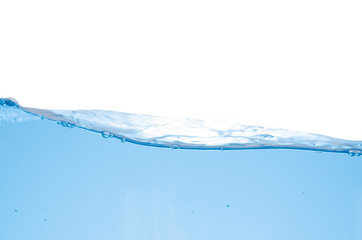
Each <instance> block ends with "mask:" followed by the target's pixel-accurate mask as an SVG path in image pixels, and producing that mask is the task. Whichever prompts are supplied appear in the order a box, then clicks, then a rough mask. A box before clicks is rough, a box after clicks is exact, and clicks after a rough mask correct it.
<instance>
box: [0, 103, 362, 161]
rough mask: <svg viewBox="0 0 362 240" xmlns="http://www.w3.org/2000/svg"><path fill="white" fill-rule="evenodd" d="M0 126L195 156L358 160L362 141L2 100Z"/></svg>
mask: <svg viewBox="0 0 362 240" xmlns="http://www.w3.org/2000/svg"><path fill="white" fill-rule="evenodd" d="M0 106H1V109H2V110H1V119H2V121H5V120H6V121H9V122H17V121H26V120H33V119H38V118H41V119H44V120H50V121H55V122H57V123H58V124H60V125H62V126H64V127H78V128H82V129H86V130H89V131H93V132H98V133H100V134H101V135H102V136H103V137H104V138H117V139H120V140H121V141H122V142H131V143H135V144H142V145H147V146H154V147H167V148H172V149H199V150H207V149H208V150H238V149H272V148H276V149H300V150H312V151H325V152H342V153H348V154H349V155H351V156H360V155H361V152H362V141H350V140H344V139H337V138H332V137H328V136H324V135H319V134H312V133H304V132H298V131H290V130H285V129H278V128H265V127H262V126H249V125H243V124H240V123H235V122H234V123H233V122H225V121H216V120H197V119H189V118H169V117H158V116H150V115H143V114H131V113H123V112H115V111H104V110H77V111H66V110H44V109H36V108H26V107H22V106H21V105H19V104H18V103H17V102H16V101H15V100H14V99H11V98H1V99H0Z"/></svg>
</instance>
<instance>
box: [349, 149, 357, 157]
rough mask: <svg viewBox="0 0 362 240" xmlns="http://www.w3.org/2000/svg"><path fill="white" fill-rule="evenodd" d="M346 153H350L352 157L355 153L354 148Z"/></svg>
mask: <svg viewBox="0 0 362 240" xmlns="http://www.w3.org/2000/svg"><path fill="white" fill-rule="evenodd" d="M348 155H350V156H351V157H354V155H356V153H355V152H354V150H349V151H348Z"/></svg>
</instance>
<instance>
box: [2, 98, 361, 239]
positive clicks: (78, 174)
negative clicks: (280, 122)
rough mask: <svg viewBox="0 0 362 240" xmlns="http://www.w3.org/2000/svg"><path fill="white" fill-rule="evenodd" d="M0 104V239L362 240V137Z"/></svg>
mask: <svg viewBox="0 0 362 240" xmlns="http://www.w3.org/2000/svg"><path fill="white" fill-rule="evenodd" d="M1 101H2V102H1V105H2V107H1V109H0V114H1V115H0V116H1V119H0V146H1V148H0V150H1V155H0V239H9V240H17V239H30V240H32V239H34V240H35V239H36V240H42V239H54V240H57V239H59V240H60V239H62V240H64V239H77V240H79V239H87V240H93V239H94V240H95V239H102V240H103V239H110V240H113V239H132V240H138V239H155V240H156V239H157V240H163V239H165V240H166V239H175V240H177V239H188V240H193V239H198V240H199V239H208V240H209V239H210V240H212V239H215V240H216V239H218V240H219V239H250V240H253V239H258V240H263V239H265V240H266V239H268V240H270V239H278V240H283V239H288V240H290V239H303V240H305V239H311V240H314V239H316V240H317V239H318V240H320V239H328V240H333V239H338V240H340V239H362V174H361V173H362V158H361V157H357V156H356V155H359V151H360V150H361V148H359V147H360V146H361V145H360V144H361V142H356V141H354V142H352V141H346V140H339V139H333V141H332V140H331V139H332V138H329V137H325V136H319V135H308V134H299V135H293V136H295V137H294V138H290V142H287V140H286V138H282V136H286V134H285V132H284V133H278V132H277V130H275V131H274V132H273V133H274V134H270V135H271V137H270V136H267V137H265V135H266V133H265V132H264V133H263V134H264V137H259V135H261V134H259V133H258V134H254V135H251V134H252V133H253V132H254V133H255V132H258V131H264V130H265V129H262V128H260V127H254V128H253V129H254V130H251V131H250V132H248V131H246V130H244V132H242V134H241V137H245V134H249V135H248V136H249V138H248V139H249V140H248V141H249V142H248V141H246V142H245V144H246V147H245V146H244V145H242V144H241V143H240V141H241V140H240V139H236V138H237V137H235V134H237V130H236V128H234V129H231V130H229V131H228V130H227V129H225V128H226V127H224V128H223V130H222V131H221V130H220V129H218V130H217V131H216V132H218V133H219V135H212V134H210V132H206V133H205V132H204V131H201V130H200V129H203V130H205V129H206V128H205V124H204V123H200V122H199V125H198V126H199V127H198V128H196V127H191V129H193V130H195V129H196V130H195V132H191V130H190V129H188V128H187V127H186V126H185V125H184V124H185V123H188V125H187V126H190V123H191V122H192V123H195V121H194V120H193V121H191V122H190V121H186V122H182V121H181V123H180V122H177V121H176V120H175V121H176V123H177V124H176V125H177V126H179V127H178V129H179V132H177V133H175V132H173V131H175V128H172V127H168V128H166V129H165V128H162V129H163V132H162V133H158V132H157V131H154V132H152V131H151V130H150V129H152V127H155V126H156V127H157V129H161V128H159V127H160V125H162V126H172V125H170V121H169V119H166V120H165V119H163V120H164V122H162V121H158V120H159V119H158V118H155V119H154V122H153V124H151V123H150V121H151V120H150V118H151V117H150V116H148V117H149V118H148V120H147V119H146V120H145V116H139V115H132V114H129V115H127V114H126V115H125V114H123V115H122V114H121V115H122V116H128V118H127V119H126V120H124V121H125V122H128V124H129V125H124V124H123V123H122V124H123V125H122V124H121V123H118V125H117V126H116V127H115V122H116V123H117V120H115V119H118V118H119V117H120V115H118V113H114V114H115V115H116V116H117V117H114V115H113V117H111V116H110V115H107V113H106V112H101V113H102V114H103V115H102V114H100V113H99V112H98V115H96V114H95V112H86V111H85V112H83V113H81V112H68V113H71V114H69V115H67V116H68V119H70V120H71V121H64V116H65V115H64V114H63V115H61V117H62V119H56V118H57V117H59V116H60V115H59V113H57V115H56V114H54V112H52V114H53V115H52V114H50V113H51V111H49V110H47V111H45V110H41V111H40V110H38V112H37V111H36V110H35V111H34V110H31V109H30V110H31V111H29V109H25V110H26V111H27V112H24V111H23V110H22V109H23V108H21V107H20V106H18V105H17V104H16V103H15V102H12V101H9V100H4V99H2V100H1ZM29 112H30V113H29ZM39 112H41V113H46V114H39V115H34V114H37V113H39ZM77 114H78V115H77ZM79 114H83V115H84V116H85V117H84V118H83V119H82V118H80V117H79ZM90 115H93V116H97V119H98V120H97V121H95V120H94V119H93V120H92V119H91V117H90ZM41 116H43V117H41ZM146 118H147V116H146ZM86 119H88V122H86V121H85V120H86ZM100 119H101V120H100ZM59 120H61V121H59ZM120 121H121V120H120ZM137 121H138V122H137ZM175 121H174V122H175ZM160 122H162V123H163V124H158V125H157V124H156V123H160ZM100 123H103V125H101V124H100ZM82 124H83V125H82ZM167 124H168V125H167ZM140 126H141V127H140ZM192 126H194V125H192ZM207 126H210V125H207ZM228 127H229V126H228ZM245 128H246V129H248V128H247V127H245ZM245 128H243V129H245ZM250 128H252V127H249V129H250ZM87 129H88V130H87ZM140 129H141V130H140ZM142 129H143V130H142ZM180 129H181V130H180ZM187 129H188V130H187ZM207 129H211V128H207ZM255 129H256V130H255ZM147 131H148V132H147ZM167 131H169V132H172V134H167ZM220 131H221V132H220ZM157 134H159V135H157ZM233 134H234V135H233ZM243 134H244V135H243ZM278 134H279V135H278ZM102 135H103V136H102ZM225 135H227V136H233V142H230V138H226V140H225V139H224V137H225ZM227 136H226V137H227ZM274 136H276V137H274ZM278 136H279V137H278ZM305 136H309V137H311V136H312V137H315V138H312V139H313V141H309V142H308V141H307V142H306V141H304V142H302V141H301V139H302V138H303V137H305ZM167 137H168V138H167ZM273 138H276V139H277V140H275V141H274V142H272V143H270V142H265V141H264V140H262V139H266V141H270V139H273ZM260 139H261V140H260ZM268 139H269V140H268ZM122 140H123V141H122ZM324 140H326V141H324ZM250 141H253V144H254V145H250ZM278 141H280V142H282V143H283V144H280V142H278ZM135 142H137V143H140V144H134V143H135ZM235 142H237V143H239V144H238V145H235ZM220 143H222V144H220ZM228 143H231V144H228ZM258 143H260V145H257V144H258ZM267 143H269V144H270V145H266V144H267ZM343 143H344V144H343ZM288 144H289V145H290V146H291V148H288V147H287V146H288ZM303 144H304V145H303ZM313 144H314V145H313ZM147 145H151V146H147ZM155 146H156V147H155ZM230 146H231V147H230ZM235 146H237V147H239V148H240V149H242V150H228V147H230V149H234V148H235ZM306 146H311V147H306ZM243 147H244V148H243ZM298 147H299V150H298ZM182 148H189V149H182ZM190 148H191V149H190ZM248 148H254V149H248ZM265 148H267V149H265ZM280 148H282V149H280ZM201 149H203V150H201ZM210 149H219V150H210ZM221 149H223V150H224V151H221ZM300 149H308V150H300ZM351 150H353V151H352V152H351ZM350 155H354V157H351V156H350Z"/></svg>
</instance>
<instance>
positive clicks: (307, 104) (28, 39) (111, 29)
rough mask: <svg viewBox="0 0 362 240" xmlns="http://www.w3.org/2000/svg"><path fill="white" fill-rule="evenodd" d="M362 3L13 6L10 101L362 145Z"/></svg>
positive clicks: (4, 26) (7, 60)
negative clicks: (235, 124) (230, 123)
mask: <svg viewBox="0 0 362 240" xmlns="http://www.w3.org/2000/svg"><path fill="white" fill-rule="evenodd" d="M361 13H362V4H361V1H351V0H343V1H323V0H313V1H309V0H307V1H281V0H276V1H257V0H256V1H227V0H226V1H225V0H223V1H200V0H192V1H184V0H183V1H159V0H151V1H137V0H132V1H114V2H113V1H79V0H72V1H49V0H46V1H36V0H35V1H1V3H0V34H1V37H0V83H1V84H0V97H13V98H15V99H17V100H18V101H19V103H20V104H21V105H23V106H26V107H37V108H50V109H80V108H82V109H111V110H118V111H125V112H133V113H146V114H153V115H168V116H180V117H185V116H187V117H195V118H221V119H229V120H237V121H239V122H242V123H245V124H252V125H264V126H270V127H280V128H287V129H294V130H302V131H307V132H314V133H321V134H326V135H329V136H334V137H341V138H347V139H354V140H362V126H361V122H362V114H361V103H362V97H361V93H362V89H361V84H360V82H361V79H362V44H361V43H362V29H361V26H362V14H361Z"/></svg>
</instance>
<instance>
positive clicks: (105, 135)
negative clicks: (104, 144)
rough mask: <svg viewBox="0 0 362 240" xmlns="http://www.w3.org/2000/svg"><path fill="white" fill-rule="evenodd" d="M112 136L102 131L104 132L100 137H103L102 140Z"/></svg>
mask: <svg viewBox="0 0 362 240" xmlns="http://www.w3.org/2000/svg"><path fill="white" fill-rule="evenodd" d="M112 136H113V135H112V133H110V132H106V131H104V132H102V137H104V138H110V137H112Z"/></svg>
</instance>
